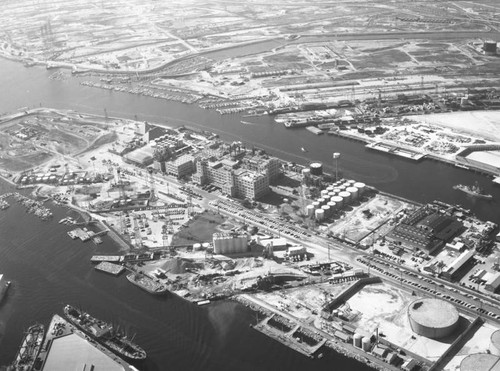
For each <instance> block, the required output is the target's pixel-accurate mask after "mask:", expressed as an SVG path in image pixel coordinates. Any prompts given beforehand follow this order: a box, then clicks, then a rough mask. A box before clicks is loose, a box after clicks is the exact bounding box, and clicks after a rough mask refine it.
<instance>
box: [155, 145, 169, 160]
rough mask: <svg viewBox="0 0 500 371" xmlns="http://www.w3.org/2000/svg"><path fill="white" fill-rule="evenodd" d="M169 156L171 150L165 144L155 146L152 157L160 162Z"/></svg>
mask: <svg viewBox="0 0 500 371" xmlns="http://www.w3.org/2000/svg"><path fill="white" fill-rule="evenodd" d="M171 156H172V151H171V150H170V148H169V147H167V146H163V147H157V148H155V150H154V152H153V158H154V159H155V160H156V161H160V162H163V161H167V160H168V159H169V158H170V157H171Z"/></svg>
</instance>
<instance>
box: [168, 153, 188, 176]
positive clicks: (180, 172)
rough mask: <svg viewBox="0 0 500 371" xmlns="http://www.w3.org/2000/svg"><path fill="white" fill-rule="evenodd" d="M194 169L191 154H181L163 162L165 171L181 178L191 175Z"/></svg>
mask: <svg viewBox="0 0 500 371" xmlns="http://www.w3.org/2000/svg"><path fill="white" fill-rule="evenodd" d="M193 171H194V162H193V156H191V155H182V156H179V157H177V158H176V159H174V160H171V161H167V162H166V163H165V172H166V173H167V174H170V175H173V176H175V177H177V178H178V179H179V178H182V177H185V176H187V175H191V174H192V173H193Z"/></svg>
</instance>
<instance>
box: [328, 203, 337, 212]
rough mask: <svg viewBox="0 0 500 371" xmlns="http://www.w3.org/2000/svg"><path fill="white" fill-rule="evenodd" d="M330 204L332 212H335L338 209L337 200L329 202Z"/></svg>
mask: <svg viewBox="0 0 500 371" xmlns="http://www.w3.org/2000/svg"><path fill="white" fill-rule="evenodd" d="M327 205H328V206H330V213H331V214H333V213H334V212H335V210H337V204H336V203H335V202H332V201H330V202H328V203H327Z"/></svg>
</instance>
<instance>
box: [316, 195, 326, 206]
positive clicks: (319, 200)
mask: <svg viewBox="0 0 500 371" xmlns="http://www.w3.org/2000/svg"><path fill="white" fill-rule="evenodd" d="M318 202H319V204H320V206H323V205H324V204H326V198H323V197H321V198H318Z"/></svg>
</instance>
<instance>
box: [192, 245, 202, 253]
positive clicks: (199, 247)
mask: <svg viewBox="0 0 500 371" xmlns="http://www.w3.org/2000/svg"><path fill="white" fill-rule="evenodd" d="M200 250H201V243H195V244H194V245H193V251H200Z"/></svg>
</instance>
